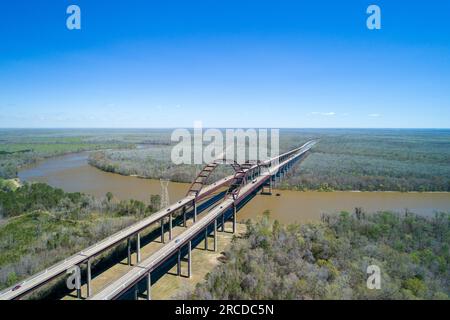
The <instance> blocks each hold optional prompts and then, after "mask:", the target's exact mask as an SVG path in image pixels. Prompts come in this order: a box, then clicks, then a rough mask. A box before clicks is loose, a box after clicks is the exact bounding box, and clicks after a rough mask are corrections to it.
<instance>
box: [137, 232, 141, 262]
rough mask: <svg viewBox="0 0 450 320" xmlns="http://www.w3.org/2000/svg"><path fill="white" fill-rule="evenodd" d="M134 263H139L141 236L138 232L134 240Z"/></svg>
mask: <svg viewBox="0 0 450 320" xmlns="http://www.w3.org/2000/svg"><path fill="white" fill-rule="evenodd" d="M136 262H137V263H139V262H141V234H140V233H139V232H138V234H137V238H136ZM137 263H136V264H137Z"/></svg>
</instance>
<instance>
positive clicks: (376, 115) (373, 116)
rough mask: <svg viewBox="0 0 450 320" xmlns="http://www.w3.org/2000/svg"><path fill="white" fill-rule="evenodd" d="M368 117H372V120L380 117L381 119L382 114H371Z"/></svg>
mask: <svg viewBox="0 0 450 320" xmlns="http://www.w3.org/2000/svg"><path fill="white" fill-rule="evenodd" d="M368 116H369V117H372V118H378V117H381V114H379V113H371V114H369V115H368Z"/></svg>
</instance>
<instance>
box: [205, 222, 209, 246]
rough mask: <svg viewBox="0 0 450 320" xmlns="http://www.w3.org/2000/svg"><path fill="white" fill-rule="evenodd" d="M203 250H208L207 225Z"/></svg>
mask: <svg viewBox="0 0 450 320" xmlns="http://www.w3.org/2000/svg"><path fill="white" fill-rule="evenodd" d="M205 251H208V226H207V227H206V229H205Z"/></svg>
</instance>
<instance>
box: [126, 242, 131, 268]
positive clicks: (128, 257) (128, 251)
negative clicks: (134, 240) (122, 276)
mask: <svg viewBox="0 0 450 320" xmlns="http://www.w3.org/2000/svg"><path fill="white" fill-rule="evenodd" d="M127 263H128V265H129V266H131V239H130V238H127Z"/></svg>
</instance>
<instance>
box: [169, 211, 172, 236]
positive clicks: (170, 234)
mask: <svg viewBox="0 0 450 320" xmlns="http://www.w3.org/2000/svg"><path fill="white" fill-rule="evenodd" d="M169 240H172V213H171V214H169Z"/></svg>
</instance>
